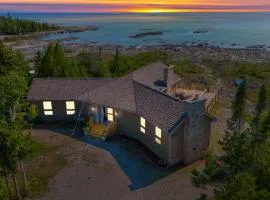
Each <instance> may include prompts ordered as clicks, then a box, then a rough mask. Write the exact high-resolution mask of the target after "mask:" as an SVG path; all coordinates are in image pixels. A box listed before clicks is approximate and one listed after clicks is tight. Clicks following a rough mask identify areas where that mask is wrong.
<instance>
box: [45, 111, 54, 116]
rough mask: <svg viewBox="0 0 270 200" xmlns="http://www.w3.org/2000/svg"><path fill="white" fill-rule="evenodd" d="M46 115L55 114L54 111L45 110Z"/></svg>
mask: <svg viewBox="0 0 270 200" xmlns="http://www.w3.org/2000/svg"><path fill="white" fill-rule="evenodd" d="M44 115H53V111H46V110H45V111H44Z"/></svg>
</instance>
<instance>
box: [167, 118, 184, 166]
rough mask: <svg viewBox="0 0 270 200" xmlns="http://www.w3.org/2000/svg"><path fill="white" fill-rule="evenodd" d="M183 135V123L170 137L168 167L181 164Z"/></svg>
mask: <svg viewBox="0 0 270 200" xmlns="http://www.w3.org/2000/svg"><path fill="white" fill-rule="evenodd" d="M184 134H185V123H182V125H181V126H180V127H179V128H178V129H177V130H176V132H175V133H174V134H173V135H171V136H170V137H171V157H170V165H175V164H178V163H181V162H183V159H184V155H183V153H184V146H183V145H184Z"/></svg>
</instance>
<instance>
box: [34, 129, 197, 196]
mask: <svg viewBox="0 0 270 200" xmlns="http://www.w3.org/2000/svg"><path fill="white" fill-rule="evenodd" d="M33 137H35V138H37V139H38V140H41V141H43V142H47V143H53V144H61V145H62V147H61V148H60V150H59V151H58V152H57V153H59V154H60V155H61V156H64V157H65V158H67V159H68V161H69V165H68V166H67V167H66V168H64V169H63V170H62V171H61V172H60V173H58V174H57V175H56V176H55V177H54V178H53V179H51V181H50V186H49V187H50V192H49V193H48V194H46V195H45V196H44V197H42V198H40V200H88V199H89V200H90V199H91V200H96V199H97V200H99V199H100V200H106V199H110V200H111V199H117V200H121V199H129V200H130V199H131V200H132V199H142V200H143V199H155V200H158V199H177V200H192V199H196V197H198V196H199V194H200V192H201V191H200V190H198V189H196V188H194V187H192V185H191V182H190V171H191V169H192V168H194V167H198V166H201V165H202V162H201V161H200V162H198V163H195V164H193V165H192V166H189V167H186V168H182V169H179V170H176V171H175V172H173V173H170V174H169V175H168V176H166V177H163V178H161V179H158V180H156V181H155V182H154V183H153V184H149V185H147V186H144V187H141V188H139V189H137V190H131V189H130V188H129V185H131V184H132V181H131V180H130V179H129V178H128V176H127V175H126V174H125V173H124V172H123V170H122V169H121V167H120V166H119V165H118V163H117V162H116V160H115V159H114V157H113V156H112V155H111V153H110V152H108V151H105V150H103V149H101V148H98V147H96V146H93V145H90V144H86V143H84V142H81V141H79V140H75V139H72V138H69V137H67V136H64V135H61V134H59V133H57V132H54V131H51V130H44V129H35V130H33Z"/></svg>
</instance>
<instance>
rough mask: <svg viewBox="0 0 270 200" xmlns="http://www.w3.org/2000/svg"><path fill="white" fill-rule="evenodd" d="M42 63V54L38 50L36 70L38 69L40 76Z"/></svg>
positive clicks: (35, 61)
mask: <svg viewBox="0 0 270 200" xmlns="http://www.w3.org/2000/svg"><path fill="white" fill-rule="evenodd" d="M41 63H42V54H41V52H40V51H39V50H38V51H37V53H36V55H35V59H34V67H35V70H36V74H37V75H38V76H40V74H41V72H40V70H41Z"/></svg>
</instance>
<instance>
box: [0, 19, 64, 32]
mask: <svg viewBox="0 0 270 200" xmlns="http://www.w3.org/2000/svg"><path fill="white" fill-rule="evenodd" d="M57 29H59V27H58V26H57V25H50V24H48V23H46V22H36V21H32V20H26V19H18V18H15V17H12V16H10V15H7V16H1V17H0V35H25V34H28V33H35V32H42V31H51V30H57Z"/></svg>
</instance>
